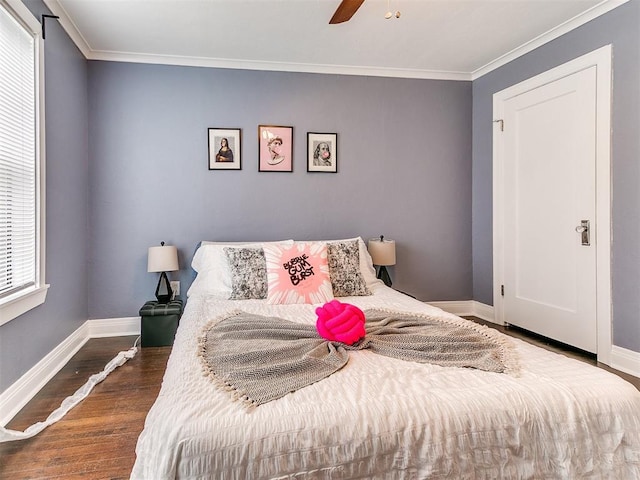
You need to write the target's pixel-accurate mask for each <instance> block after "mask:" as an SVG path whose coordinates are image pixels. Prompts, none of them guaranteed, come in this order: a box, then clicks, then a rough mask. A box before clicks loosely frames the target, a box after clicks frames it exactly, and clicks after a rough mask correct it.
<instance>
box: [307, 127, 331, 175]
mask: <svg viewBox="0 0 640 480" xmlns="http://www.w3.org/2000/svg"><path fill="white" fill-rule="evenodd" d="M307 172H323V173H337V172H338V134H337V133H316V132H307Z"/></svg>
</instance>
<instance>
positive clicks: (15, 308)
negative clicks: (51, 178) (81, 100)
mask: <svg viewBox="0 0 640 480" xmlns="http://www.w3.org/2000/svg"><path fill="white" fill-rule="evenodd" d="M40 42H41V40H40V24H39V23H38V21H37V20H36V19H35V18H34V17H33V15H32V14H31V13H30V12H29V11H28V10H27V9H26V7H25V6H24V5H23V4H22V3H21V2H20V1H19V0H0V325H2V324H4V323H6V322H8V321H9V320H12V319H13V318H15V317H17V316H18V315H21V314H22V313H24V312H26V311H27V310H29V309H31V308H34V307H35V306H37V305H40V304H41V303H43V302H44V299H45V296H46V291H47V287H48V285H45V284H44V268H43V266H44V261H43V260H44V259H43V252H44V248H43V247H44V242H43V238H42V231H43V230H42V227H43V222H42V221H41V218H40V216H41V215H42V213H43V208H42V207H43V188H42V182H41V177H42V165H43V163H42V161H43V155H41V144H42V142H41V141H40V138H41V134H42V130H41V128H40V114H41V110H42V109H41V105H42V104H41V102H42V95H41V82H40V74H41V72H42V68H41V63H40V58H41V57H40Z"/></svg>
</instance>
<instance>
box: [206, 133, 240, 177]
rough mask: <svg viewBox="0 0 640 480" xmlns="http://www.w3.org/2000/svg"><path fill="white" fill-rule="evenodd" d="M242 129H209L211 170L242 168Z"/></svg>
mask: <svg viewBox="0 0 640 480" xmlns="http://www.w3.org/2000/svg"><path fill="white" fill-rule="evenodd" d="M241 140H242V131H241V130H240V129H239V128H210V129H209V170H242V141H241Z"/></svg>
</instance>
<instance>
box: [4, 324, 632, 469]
mask: <svg viewBox="0 0 640 480" xmlns="http://www.w3.org/2000/svg"><path fill="white" fill-rule="evenodd" d="M467 318H469V319H470V320H474V321H477V322H479V323H485V324H487V325H488V326H490V327H494V328H497V329H498V330H500V331H502V332H504V333H506V334H508V335H512V336H514V337H518V338H522V339H524V340H526V341H529V342H531V343H534V344H536V345H538V346H540V347H542V348H546V349H549V350H553V351H556V352H561V353H563V354H565V355H568V356H570V357H573V358H577V359H579V360H582V361H585V362H588V363H591V364H593V365H596V366H598V367H601V368H605V369H607V370H609V371H613V373H616V374H617V375H620V376H621V377H623V378H625V379H626V380H628V381H629V382H631V383H633V384H634V385H635V386H636V387H637V388H638V389H639V390H640V378H636V377H633V376H631V375H626V374H624V373H622V372H618V371H615V370H612V369H610V368H609V367H606V366H605V365H600V364H597V362H596V361H595V359H594V358H593V356H591V355H589V354H585V353H584V352H580V351H576V350H572V349H570V348H568V347H567V346H565V345H561V344H557V343H555V342H552V341H550V340H548V339H544V338H542V337H537V336H535V335H532V334H530V333H529V332H526V331H523V330H519V329H517V328H513V327H511V328H504V327H499V326H496V325H494V324H491V323H486V322H483V321H482V320H480V319H477V318H473V317H467ZM134 341H135V337H116V338H101V339H92V340H89V341H88V342H87V344H86V345H85V346H84V347H83V348H82V349H81V350H80V351H79V352H78V353H77V354H76V355H75V356H74V357H73V358H72V359H71V360H70V362H69V363H68V364H67V365H66V366H65V367H64V368H63V369H62V370H61V371H60V372H59V373H58V374H57V375H56V376H55V377H54V378H53V379H52V380H51V381H50V382H49V383H48V384H47V385H46V386H45V388H43V389H42V391H41V392H40V393H39V394H38V395H37V396H36V397H34V398H33V400H32V401H31V402H29V404H28V405H27V406H26V407H25V408H24V409H22V411H21V412H20V413H18V415H17V416H16V417H15V418H14V419H13V420H12V421H11V422H10V423H9V424H8V425H7V427H8V428H11V429H15V430H24V429H25V428H27V427H28V426H29V425H31V424H32V423H35V422H37V421H41V420H44V419H45V418H46V417H47V415H49V413H51V412H52V411H53V410H55V409H56V408H57V407H58V406H59V405H60V402H61V401H62V400H63V399H64V398H65V397H67V396H68V395H71V394H73V392H75V391H76V390H77V389H78V388H79V387H80V386H82V385H83V384H84V383H85V382H86V380H87V378H89V376H90V375H92V374H94V373H97V372H99V371H101V370H102V369H103V368H104V365H105V364H106V363H107V362H108V361H109V360H111V359H112V358H113V357H114V356H115V355H116V354H117V353H118V352H119V351H122V350H127V349H129V348H130V347H131V346H132V345H133V342H134ZM170 351H171V347H158V348H143V349H140V350H139V352H138V354H137V355H136V356H135V357H134V358H133V359H132V360H129V361H128V362H127V363H126V364H125V365H123V366H122V367H120V368H118V369H117V370H115V371H114V372H113V373H112V374H111V375H109V376H108V377H107V378H106V379H105V380H104V381H103V382H102V383H100V384H98V385H97V386H96V387H95V388H94V390H93V392H92V393H91V394H90V395H89V397H88V398H86V399H85V400H84V401H83V402H81V403H80V404H79V405H78V406H77V407H76V408H74V409H73V410H71V412H69V413H68V414H67V416H66V417H64V418H63V419H62V420H60V422H58V423H57V424H55V425H53V426H51V427H49V428H47V429H46V430H45V431H44V432H42V433H41V434H40V435H38V436H36V437H34V438H32V439H29V440H24V441H17V442H9V443H4V444H0V479H3V480H4V479H7V480H8V479H11V480H23V479H78V480H79V479H83V480H98V479H126V478H129V474H130V473H131V469H132V467H133V463H134V461H135V446H136V441H137V438H138V435H139V434H140V432H141V431H142V428H143V425H144V420H145V417H146V415H147V412H148V410H149V408H150V407H151V405H152V404H153V402H154V401H155V399H156V397H157V395H158V392H159V390H160V385H161V383H162V377H163V375H164V370H165V367H166V363H167V359H168V358H169V353H170Z"/></svg>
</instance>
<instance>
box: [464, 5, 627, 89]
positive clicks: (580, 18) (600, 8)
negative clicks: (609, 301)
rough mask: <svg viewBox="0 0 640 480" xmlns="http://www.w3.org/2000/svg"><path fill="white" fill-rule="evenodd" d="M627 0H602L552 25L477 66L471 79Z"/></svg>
mask: <svg viewBox="0 0 640 480" xmlns="http://www.w3.org/2000/svg"><path fill="white" fill-rule="evenodd" d="M628 1H629V0H603V1H602V2H600V3H599V4H597V5H595V6H593V7H592V8H590V9H589V10H586V11H585V12H583V13H581V14H580V15H576V16H575V17H573V18H572V19H570V20H567V21H566V22H564V23H562V24H560V25H558V26H557V27H554V28H552V29H551V30H549V31H547V32H545V33H543V34H542V35H539V36H537V37H536V38H534V39H533V40H530V41H529V42H527V43H525V44H523V45H520V46H519V47H517V48H514V49H513V50H511V51H510V52H508V53H505V54H504V55H502V56H500V57H498V58H496V59H495V60H492V61H491V62H489V63H487V64H486V65H484V66H482V67H480V68H478V69H477V70H474V71H473V72H471V73H470V77H471V80H475V79H477V78H480V77H482V76H483V75H486V74H487V73H489V72H491V71H493V70H496V69H497V68H500V67H502V66H503V65H506V64H507V63H509V62H511V61H513V60H515V59H516V58H518V57H521V56H523V55H525V54H527V53H529V52H531V51H533V50H535V49H536V48H538V47H540V46H542V45H544V44H545V43H549V42H550V41H552V40H555V39H556V38H558V37H560V36H562V35H564V34H565V33H568V32H570V31H571V30H574V29H576V28H578V27H580V26H582V25H584V24H585V23H587V22H590V21H591V20H593V19H594V18H598V17H599V16H601V15H604V14H605V13H607V12H610V11H611V10H613V9H614V8H617V7H619V6H620V5H623V4H625V3H627V2H628Z"/></svg>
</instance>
